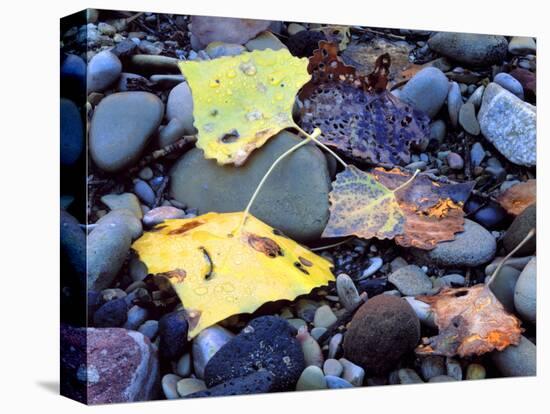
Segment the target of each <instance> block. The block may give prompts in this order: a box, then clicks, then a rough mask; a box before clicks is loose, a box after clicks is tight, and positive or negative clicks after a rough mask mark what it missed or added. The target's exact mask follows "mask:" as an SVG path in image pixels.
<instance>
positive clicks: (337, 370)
mask: <svg viewBox="0 0 550 414" xmlns="http://www.w3.org/2000/svg"><path fill="white" fill-rule="evenodd" d="M343 371H344V367H343V366H342V364H341V363H340V362H338V360H336V359H333V358H330V359H327V360H326V361H325V363H324V364H323V372H324V373H325V375H333V376H335V377H339V376H341V375H342V372H343Z"/></svg>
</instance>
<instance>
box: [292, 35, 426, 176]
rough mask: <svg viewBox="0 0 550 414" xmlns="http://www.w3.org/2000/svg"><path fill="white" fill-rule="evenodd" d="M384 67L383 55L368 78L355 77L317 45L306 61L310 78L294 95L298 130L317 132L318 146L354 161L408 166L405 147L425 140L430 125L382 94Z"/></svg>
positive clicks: (334, 53)
mask: <svg viewBox="0 0 550 414" xmlns="http://www.w3.org/2000/svg"><path fill="white" fill-rule="evenodd" d="M390 64H391V59H390V56H389V55H388V54H387V53H386V54H383V55H381V56H379V57H378V59H377V60H376V64H375V68H374V70H373V72H372V73H370V74H369V75H367V76H361V75H360V74H359V73H358V72H357V71H356V69H355V68H354V67H352V66H348V65H346V64H345V63H344V62H343V61H342V60H341V58H340V57H339V56H338V47H337V46H336V45H335V44H333V43H329V42H326V41H320V42H319V49H317V50H315V52H314V53H313V56H312V57H311V58H310V60H309V65H308V71H309V72H310V73H311V77H312V78H311V80H310V81H309V82H308V83H307V84H306V85H305V86H304V87H303V88H302V90H301V92H300V94H299V97H300V99H301V101H302V103H303V106H302V108H301V126H302V128H304V129H305V130H313V129H314V128H320V129H321V130H322V131H323V134H322V135H321V137H320V138H319V139H320V140H321V141H322V142H323V143H324V144H326V145H329V146H332V147H335V148H336V149H338V150H339V151H341V152H343V153H344V154H345V155H346V156H348V157H350V158H353V159H355V160H358V161H363V162H369V163H372V164H377V165H379V164H383V165H390V166H393V165H399V164H404V163H408V162H410V146H411V145H412V144H414V143H416V144H418V143H420V142H421V141H422V140H425V139H427V137H428V135H429V123H430V119H429V117H428V116H427V115H426V114H425V113H423V112H421V111H418V110H416V109H414V108H413V107H412V106H411V105H409V104H407V103H405V102H403V101H401V100H400V99H399V98H397V97H396V96H394V95H392V94H391V93H390V92H389V91H388V90H387V89H386V87H387V84H388V75H389V68H390Z"/></svg>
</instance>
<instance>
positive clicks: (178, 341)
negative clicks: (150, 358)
mask: <svg viewBox="0 0 550 414" xmlns="http://www.w3.org/2000/svg"><path fill="white" fill-rule="evenodd" d="M188 329H189V324H188V323H187V319H185V311H183V310H181V311H176V312H172V313H168V314H166V315H164V316H163V317H162V318H160V320H159V337H160V342H159V353H160V357H161V358H164V359H166V360H174V359H176V358H179V357H181V356H182V355H183V354H184V352H185V351H186V350H187V349H188V348H189V341H188V340H187V331H188Z"/></svg>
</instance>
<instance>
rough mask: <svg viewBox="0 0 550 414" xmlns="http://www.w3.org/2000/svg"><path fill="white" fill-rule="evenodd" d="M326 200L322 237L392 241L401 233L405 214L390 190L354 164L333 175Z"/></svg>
mask: <svg viewBox="0 0 550 414" xmlns="http://www.w3.org/2000/svg"><path fill="white" fill-rule="evenodd" d="M329 198H330V218H329V221H328V224H327V226H326V227H325V230H324V232H323V237H343V236H349V235H351V234H354V235H356V236H359V237H362V238H365V239H370V238H372V237H376V238H378V239H392V238H393V237H395V236H397V235H400V234H402V233H403V231H404V224H405V215H404V214H403V211H402V210H401V207H399V204H398V202H397V199H396V197H395V194H394V193H393V191H391V190H389V189H388V188H387V187H385V186H384V185H383V184H381V183H380V182H378V180H376V179H375V177H374V176H373V175H371V174H369V173H366V172H364V171H361V170H360V169H358V168H357V167H355V166H353V165H348V166H347V167H346V169H345V170H344V171H342V172H341V173H339V174H338V175H337V176H336V181H334V182H333V183H332V191H331V192H330V194H329Z"/></svg>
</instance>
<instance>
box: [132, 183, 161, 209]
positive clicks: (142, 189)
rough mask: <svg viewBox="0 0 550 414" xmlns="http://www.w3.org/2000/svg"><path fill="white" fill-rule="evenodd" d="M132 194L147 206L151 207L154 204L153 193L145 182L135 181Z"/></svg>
mask: <svg viewBox="0 0 550 414" xmlns="http://www.w3.org/2000/svg"><path fill="white" fill-rule="evenodd" d="M134 192H135V193H136V195H137V196H138V198H139V199H140V200H141V201H143V202H144V203H145V204H147V205H148V206H152V205H153V204H154V203H155V198H156V196H155V192H154V191H153V189H152V188H151V187H150V186H149V184H147V183H146V182H145V181H143V180H139V179H138V180H135V181H134Z"/></svg>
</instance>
